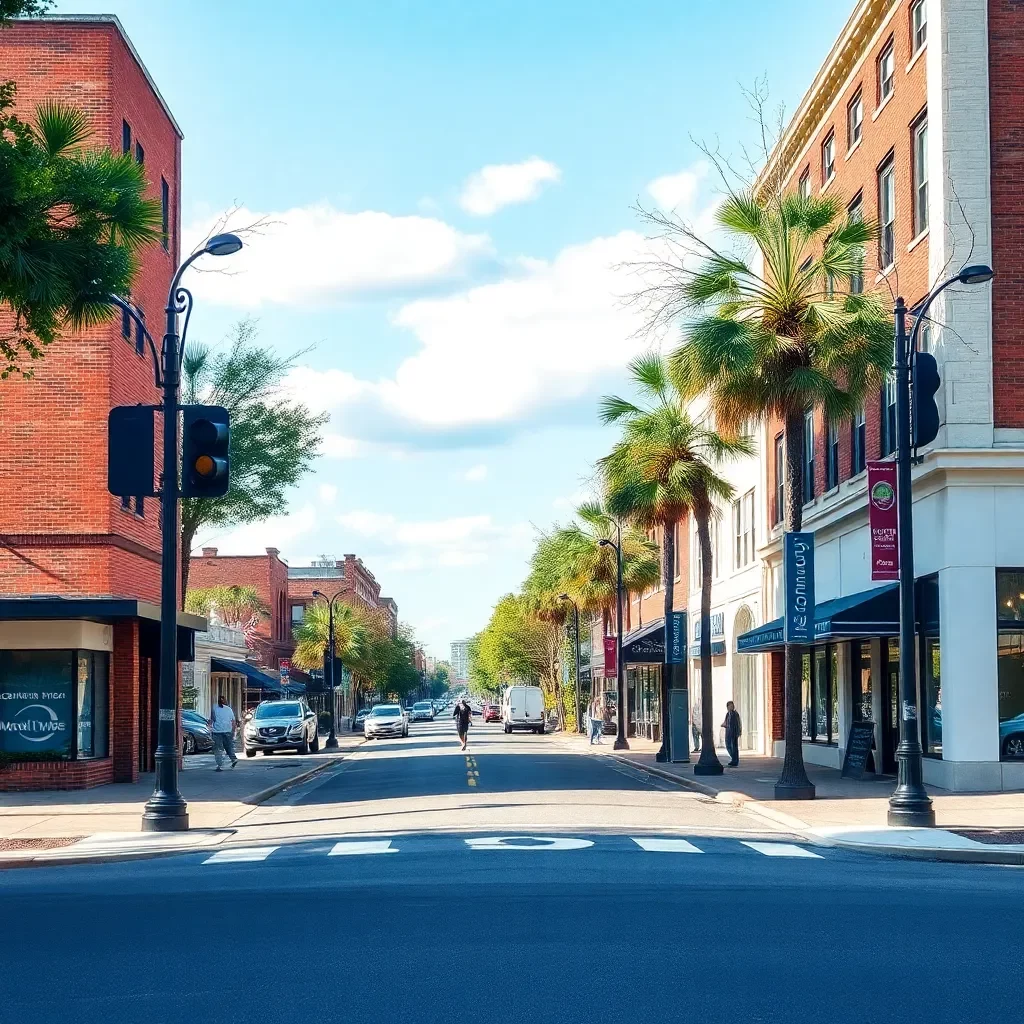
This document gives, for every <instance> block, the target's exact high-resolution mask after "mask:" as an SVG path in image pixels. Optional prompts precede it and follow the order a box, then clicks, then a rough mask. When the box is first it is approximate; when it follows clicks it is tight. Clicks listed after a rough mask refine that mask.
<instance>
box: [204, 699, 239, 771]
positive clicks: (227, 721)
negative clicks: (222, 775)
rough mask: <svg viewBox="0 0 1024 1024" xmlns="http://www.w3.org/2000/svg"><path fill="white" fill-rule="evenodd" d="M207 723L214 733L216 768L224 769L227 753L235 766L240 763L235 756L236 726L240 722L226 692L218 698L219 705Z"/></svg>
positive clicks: (218, 769) (232, 765)
mask: <svg viewBox="0 0 1024 1024" xmlns="http://www.w3.org/2000/svg"><path fill="white" fill-rule="evenodd" d="M207 724H208V725H209V726H210V732H212V733H213V758H214V760H215V761H216V762H217V767H216V769H215V770H216V771H218V772H220V771H223V770H224V757H225V755H226V756H227V757H228V759H229V760H230V761H231V767H232V768H234V767H235V765H236V764H238V758H237V757H235V728H236V726H237V724H238V723H237V721H236V719H235V713H234V711H232V709H231V705H230V704H229V703H228V702H227V701H226V700H225V699H224V694H221V695H220V696H219V697H218V698H217V706H216V707H215V708H214V709H213V711H212V712H211V713H210V717H209V719H208V722H207Z"/></svg>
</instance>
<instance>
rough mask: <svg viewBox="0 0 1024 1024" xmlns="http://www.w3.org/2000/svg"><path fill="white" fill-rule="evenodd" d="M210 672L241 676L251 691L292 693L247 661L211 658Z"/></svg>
mask: <svg viewBox="0 0 1024 1024" xmlns="http://www.w3.org/2000/svg"><path fill="white" fill-rule="evenodd" d="M210 670H211V671H212V672H235V673H237V674H238V675H243V676H245V677H246V678H247V679H248V680H249V685H250V686H251V687H252V688H253V689H258V690H273V692H274V693H286V692H287V693H291V692H292V690H291V689H290V688H289V689H287V690H286V689H285V688H284V687H283V686H282V685H281V683H280V680H277V679H275V678H274V677H273V676H268V675H267V673H266V672H261V671H260V670H259V669H258V668H257V667H256V666H255V665H250V664H249V663H248V662H247V661H232V660H231V659H229V658H211V659H210ZM295 685H301V684H295ZM305 689H306V688H305V686H303V687H302V690H300V691H299V692H300V693H301V692H305Z"/></svg>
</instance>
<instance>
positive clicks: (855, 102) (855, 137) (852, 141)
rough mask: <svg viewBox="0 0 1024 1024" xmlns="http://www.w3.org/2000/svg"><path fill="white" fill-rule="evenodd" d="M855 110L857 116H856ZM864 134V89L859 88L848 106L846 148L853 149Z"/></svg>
mask: <svg viewBox="0 0 1024 1024" xmlns="http://www.w3.org/2000/svg"><path fill="white" fill-rule="evenodd" d="M854 111H856V112H857V117H856V118H854V116H853V114H854ZM863 135H864V90H863V89H858V90H857V91H856V92H855V93H854V94H853V99H852V100H850V102H849V104H848V105H847V107H846V148H847V150H851V149H853V147H854V146H856V145H857V143H858V142H860V140H861V138H862V137H863Z"/></svg>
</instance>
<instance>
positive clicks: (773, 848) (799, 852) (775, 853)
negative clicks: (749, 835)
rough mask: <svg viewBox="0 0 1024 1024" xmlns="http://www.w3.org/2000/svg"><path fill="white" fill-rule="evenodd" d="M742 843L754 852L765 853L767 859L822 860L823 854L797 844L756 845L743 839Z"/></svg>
mask: <svg viewBox="0 0 1024 1024" xmlns="http://www.w3.org/2000/svg"><path fill="white" fill-rule="evenodd" d="M740 842H742V843H743V845H744V846H749V847H750V848H751V849H752V850H756V851H757V852H758V853H763V854H764V855H765V856H766V857H814V858H815V859H817V860H821V859H822V857H821V854H820V853H815V852H814V851H813V850H805V849H804V848H803V847H802V846H797V845H796V844H795V843H755V842H747V840H745V839H741V840H740Z"/></svg>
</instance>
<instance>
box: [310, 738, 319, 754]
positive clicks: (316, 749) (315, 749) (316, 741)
mask: <svg viewBox="0 0 1024 1024" xmlns="http://www.w3.org/2000/svg"><path fill="white" fill-rule="evenodd" d="M309 749H310V750H312V751H313V753H314V754H319V753H320V733H314V734H313V742H312V743H311V744H310V745H309Z"/></svg>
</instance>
